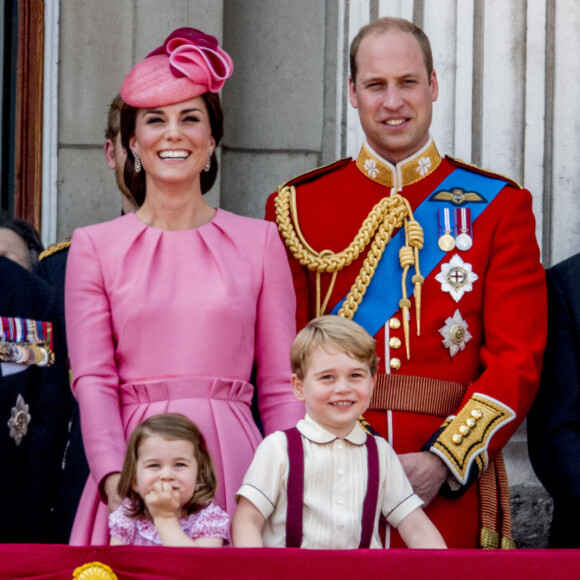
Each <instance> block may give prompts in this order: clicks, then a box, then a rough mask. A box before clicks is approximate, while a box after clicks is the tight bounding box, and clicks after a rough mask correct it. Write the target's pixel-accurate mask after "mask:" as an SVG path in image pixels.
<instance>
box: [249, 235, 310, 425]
mask: <svg viewBox="0 0 580 580" xmlns="http://www.w3.org/2000/svg"><path fill="white" fill-rule="evenodd" d="M262 272H263V278H262V288H261V291H260V295H259V297H258V308H257V316H256V359H257V363H258V371H257V384H258V409H259V411H260V417H261V419H262V424H263V426H264V431H265V434H266V435H268V434H270V433H272V432H274V431H278V430H280V431H281V430H284V429H288V428H289V427H292V426H293V425H296V423H297V422H298V421H299V420H300V419H302V418H303V417H304V406H303V404H302V403H301V402H300V401H298V400H297V399H296V397H295V396H294V393H293V391H292V387H291V385H290V377H291V370H290V346H291V344H292V341H293V340H294V336H295V334H296V324H295V319H294V316H295V311H296V296H295V294H294V290H293V288H292V277H291V275H290V267H289V265H288V260H287V258H286V255H285V252H284V246H283V245H282V242H281V241H280V238H279V237H278V232H277V230H276V226H275V225H274V224H269V227H268V231H267V234H266V242H265V248H264V260H263V270H262Z"/></svg>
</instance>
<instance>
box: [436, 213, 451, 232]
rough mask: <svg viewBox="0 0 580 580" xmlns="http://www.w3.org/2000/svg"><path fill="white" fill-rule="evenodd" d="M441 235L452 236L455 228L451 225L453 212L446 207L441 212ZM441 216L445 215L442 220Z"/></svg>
mask: <svg viewBox="0 0 580 580" xmlns="http://www.w3.org/2000/svg"><path fill="white" fill-rule="evenodd" d="M438 213H439V230H440V231H439V235H440V236H442V235H443V234H451V232H452V230H453V226H452V225H451V211H450V210H449V208H448V207H444V208H443V209H440V210H439V212H438ZM441 214H443V219H441Z"/></svg>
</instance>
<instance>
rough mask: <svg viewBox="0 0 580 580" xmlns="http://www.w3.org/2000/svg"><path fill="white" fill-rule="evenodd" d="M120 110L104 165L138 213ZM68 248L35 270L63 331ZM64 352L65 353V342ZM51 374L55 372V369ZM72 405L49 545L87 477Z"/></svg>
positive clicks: (66, 522)
mask: <svg viewBox="0 0 580 580" xmlns="http://www.w3.org/2000/svg"><path fill="white" fill-rule="evenodd" d="M122 107H123V101H122V99H121V95H120V94H118V95H117V96H116V97H115V98H114V99H113V101H112V102H111V105H110V107H109V113H108V119H107V129H106V131H105V145H104V151H105V160H106V162H107V165H108V166H109V167H110V168H111V169H113V170H114V171H115V179H116V182H117V186H118V188H119V190H120V191H121V213H129V212H132V211H134V210H135V209H137V207H138V204H137V203H136V201H135V199H134V198H133V195H132V194H131V192H130V191H129V189H128V188H127V186H126V185H125V183H124V180H123V168H124V166H125V159H126V158H127V153H126V151H125V149H124V148H123V146H122V145H121V133H120V131H121V108H122ZM69 246H70V241H66V242H62V243H60V244H55V245H54V246H51V247H50V248H48V250H46V251H45V252H43V253H42V254H41V256H40V265H39V267H38V269H37V273H38V275H39V276H40V277H41V278H43V279H44V280H46V281H47V282H48V283H49V284H50V285H51V286H53V287H54V288H55V290H56V292H57V296H58V306H59V313H60V320H61V324H62V328H64V327H65V322H64V279H65V272H66V261H67V257H68V250H69ZM63 336H64V335H63ZM64 349H65V352H66V342H65V344H64ZM61 364H64V365H65V366H64V367H62V368H61V369H60V370H61V376H64V377H65V380H66V381H67V384H68V364H67V363H65V362H62V363H61V362H57V364H56V365H55V366H59V365H61ZM54 372H57V371H56V369H55V371H54ZM71 398H72V393H71ZM73 405H74V408H73V412H72V417H71V420H70V426H69V431H70V434H69V442H68V446H67V450H66V454H65V457H64V460H63V471H62V483H61V487H60V493H59V497H58V499H57V502H56V505H55V507H54V513H53V515H54V517H53V538H52V541H53V542H55V543H68V540H69V536H70V531H71V529H72V524H73V521H74V517H75V514H76V510H77V506H78V503H79V500H80V497H81V494H82V491H83V488H84V485H85V483H86V480H87V477H88V475H89V466H88V463H87V460H86V457H85V453H84V447H83V441H82V436H81V429H80V417H79V411H78V405H77V404H76V401H74V398H73Z"/></svg>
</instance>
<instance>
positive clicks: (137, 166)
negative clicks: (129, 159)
mask: <svg viewBox="0 0 580 580" xmlns="http://www.w3.org/2000/svg"><path fill="white" fill-rule="evenodd" d="M133 157H135V173H139V172H140V171H141V169H142V167H143V166H142V165H141V159H140V158H139V153H137V151H133Z"/></svg>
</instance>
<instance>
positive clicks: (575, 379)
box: [528, 254, 580, 548]
mask: <svg viewBox="0 0 580 580" xmlns="http://www.w3.org/2000/svg"><path fill="white" fill-rule="evenodd" d="M547 280H548V346H547V347H546V353H545V355H544V367H543V369H542V379H541V381H540V389H539V390H538V396H537V397H536V400H535V401H534V404H533V406H532V409H531V411H530V414H529V415H528V448H529V451H530V459H531V461H532V465H533V467H534V471H535V472H536V474H537V476H538V478H539V479H540V481H541V482H542V483H543V484H544V486H545V487H546V489H547V490H548V492H549V494H550V495H551V496H552V498H553V499H554V515H553V518H552V527H551V529H550V541H549V543H548V547H549V548H580V292H579V290H580V254H576V255H575V256H572V257H571V258H568V259H567V260H564V261H563V262H560V263H559V264H556V265H555V266H553V267H552V268H550V269H549V270H548V271H547Z"/></svg>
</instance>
